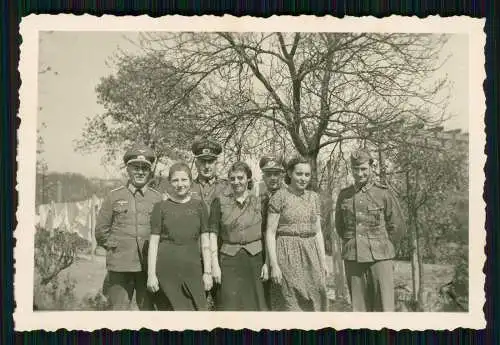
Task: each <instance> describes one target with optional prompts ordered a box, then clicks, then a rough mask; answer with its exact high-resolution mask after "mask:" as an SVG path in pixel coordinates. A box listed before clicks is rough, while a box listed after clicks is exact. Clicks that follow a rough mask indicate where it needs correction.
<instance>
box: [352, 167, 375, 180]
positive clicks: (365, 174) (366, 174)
mask: <svg viewBox="0 0 500 345" xmlns="http://www.w3.org/2000/svg"><path fill="white" fill-rule="evenodd" d="M351 169H352V176H353V177H354V181H355V182H356V184H364V183H366V182H368V180H369V179H370V177H371V174H372V169H371V166H370V163H368V162H366V163H363V164H360V165H351Z"/></svg>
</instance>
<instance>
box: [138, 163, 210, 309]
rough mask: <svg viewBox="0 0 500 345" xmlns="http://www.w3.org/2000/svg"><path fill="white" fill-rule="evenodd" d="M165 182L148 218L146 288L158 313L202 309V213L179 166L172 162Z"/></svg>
mask: <svg viewBox="0 0 500 345" xmlns="http://www.w3.org/2000/svg"><path fill="white" fill-rule="evenodd" d="M168 180H169V182H170V184H171V185H172V187H173V188H172V189H173V193H171V194H170V195H169V198H168V199H167V200H164V201H162V202H159V203H157V204H155V206H154V208H153V211H152V215H151V239H150V243H149V253H148V282H147V285H148V289H149V290H150V291H152V292H156V293H158V294H159V296H158V299H157V301H163V303H159V305H158V309H160V310H172V309H173V310H188V311H194V310H207V301H206V297H205V291H208V290H210V289H211V288H212V276H211V261H210V237H209V232H208V227H207V222H208V214H207V211H206V208H205V206H204V205H203V203H202V201H200V200H195V199H191V195H190V188H191V183H192V177H191V171H190V169H189V167H188V166H187V165H186V164H185V163H176V164H174V165H173V166H172V167H171V168H170V171H169V174H168ZM200 239H201V253H200ZM200 254H202V258H203V271H202V267H201V265H200Z"/></svg>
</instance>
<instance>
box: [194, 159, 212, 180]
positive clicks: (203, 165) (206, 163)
mask: <svg viewBox="0 0 500 345" xmlns="http://www.w3.org/2000/svg"><path fill="white" fill-rule="evenodd" d="M195 162H196V163H195V164H196V169H197V170H198V175H200V176H201V177H203V178H204V179H207V180H209V179H211V178H213V177H215V175H216V171H215V170H216V169H215V163H216V160H215V158H196V161H195Z"/></svg>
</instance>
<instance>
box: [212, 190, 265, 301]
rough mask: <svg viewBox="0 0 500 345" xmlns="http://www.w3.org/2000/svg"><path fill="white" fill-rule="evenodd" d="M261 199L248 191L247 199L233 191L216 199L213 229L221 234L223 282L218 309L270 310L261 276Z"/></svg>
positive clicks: (262, 261) (213, 205)
mask: <svg viewBox="0 0 500 345" xmlns="http://www.w3.org/2000/svg"><path fill="white" fill-rule="evenodd" d="M261 206H262V205H261V200H260V198H258V197H257V196H255V195H254V194H250V193H249V194H248V195H247V197H246V199H245V200H244V201H243V203H240V202H239V201H237V200H236V199H235V197H234V195H232V193H225V194H223V195H220V196H218V197H216V198H215V199H214V201H213V202H212V206H211V212H210V229H211V231H213V232H215V233H217V234H218V237H219V239H220V242H221V246H220V259H219V260H220V266H221V273H222V283H221V286H220V289H219V290H218V292H217V298H216V301H217V302H216V303H217V310H226V311H227V310H236V311H263V310H267V305H266V300H265V296H264V287H263V284H262V281H261V279H260V273H261V269H262V265H263V263H264V260H263V256H262V241H261V240H262V213H261V212H262V209H261Z"/></svg>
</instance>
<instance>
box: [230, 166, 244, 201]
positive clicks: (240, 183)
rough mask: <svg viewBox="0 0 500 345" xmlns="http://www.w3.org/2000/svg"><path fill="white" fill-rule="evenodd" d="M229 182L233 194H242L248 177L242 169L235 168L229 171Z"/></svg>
mask: <svg viewBox="0 0 500 345" xmlns="http://www.w3.org/2000/svg"><path fill="white" fill-rule="evenodd" d="M229 182H230V183H231V187H232V188H233V191H234V193H235V194H238V195H240V194H243V193H244V192H245V191H246V190H247V187H248V177H247V174H246V173H245V172H244V171H241V170H236V171H231V172H230V173H229Z"/></svg>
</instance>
